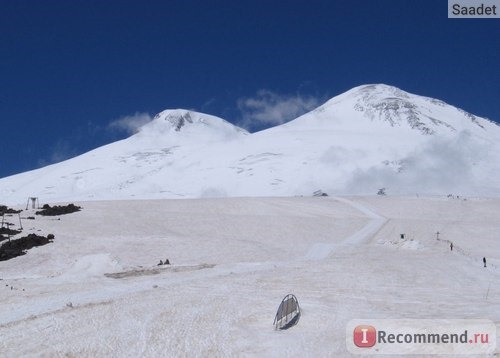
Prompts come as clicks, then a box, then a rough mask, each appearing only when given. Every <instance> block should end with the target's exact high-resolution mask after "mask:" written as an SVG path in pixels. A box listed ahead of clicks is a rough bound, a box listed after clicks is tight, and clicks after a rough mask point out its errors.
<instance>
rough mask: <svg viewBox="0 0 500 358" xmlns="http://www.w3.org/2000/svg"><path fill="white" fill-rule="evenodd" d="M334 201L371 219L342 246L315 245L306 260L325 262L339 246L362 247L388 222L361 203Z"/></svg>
mask: <svg viewBox="0 0 500 358" xmlns="http://www.w3.org/2000/svg"><path fill="white" fill-rule="evenodd" d="M334 199H335V200H337V201H340V202H342V203H344V204H347V205H350V206H352V207H353V208H355V209H357V210H359V211H361V212H362V213H363V214H364V215H366V216H367V217H368V218H369V219H370V221H369V222H368V223H367V224H366V225H365V226H364V227H363V228H362V229H361V230H358V231H357V232H355V233H354V234H352V235H351V236H349V237H347V238H346V239H344V240H343V241H342V242H341V243H340V244H333V243H323V242H318V243H316V244H314V245H313V246H312V247H311V248H310V249H309V251H308V252H307V254H306V255H305V259H306V260H323V259H325V258H327V257H328V256H329V255H330V254H331V253H332V251H333V250H334V249H335V247H338V246H344V247H346V246H356V245H360V244H362V243H363V242H366V241H367V240H368V239H369V238H370V237H373V235H375V234H376V233H377V232H378V231H379V230H380V228H381V227H382V226H383V225H384V224H385V223H386V222H387V219H386V218H384V217H382V216H380V215H378V214H377V213H375V212H374V211H372V210H370V209H369V208H367V207H366V206H364V205H361V204H360V203H356V202H354V201H352V200H349V199H346V198H339V197H335V198H334Z"/></svg>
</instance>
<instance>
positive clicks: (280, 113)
mask: <svg viewBox="0 0 500 358" xmlns="http://www.w3.org/2000/svg"><path fill="white" fill-rule="evenodd" d="M320 102H321V101H320V100H319V99H318V98H315V97H312V96H301V95H298V94H296V95H282V94H278V93H275V92H272V91H269V90H264V89H263V90H259V91H258V92H257V94H256V96H255V97H253V98H240V99H239V100H238V103H237V104H238V109H239V111H240V112H241V116H242V119H241V124H240V125H241V126H242V127H245V128H247V129H250V128H252V127H259V126H266V125H279V124H283V123H286V122H288V121H290V120H292V119H295V118H297V117H298V116H300V115H302V114H304V113H306V112H309V111H311V110H313V109H314V108H316V107H318V106H319V104H320Z"/></svg>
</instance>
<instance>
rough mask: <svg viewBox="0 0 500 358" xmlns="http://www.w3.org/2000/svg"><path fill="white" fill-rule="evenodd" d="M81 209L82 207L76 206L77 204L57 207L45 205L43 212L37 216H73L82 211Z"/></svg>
mask: <svg viewBox="0 0 500 358" xmlns="http://www.w3.org/2000/svg"><path fill="white" fill-rule="evenodd" d="M81 209H82V208H81V207H80V206H76V205H75V204H68V205H55V206H50V205H49V204H45V205H44V206H42V210H40V211H37V212H36V213H35V214H37V215H44V216H57V215H64V214H71V213H74V212H77V211H80V210H81Z"/></svg>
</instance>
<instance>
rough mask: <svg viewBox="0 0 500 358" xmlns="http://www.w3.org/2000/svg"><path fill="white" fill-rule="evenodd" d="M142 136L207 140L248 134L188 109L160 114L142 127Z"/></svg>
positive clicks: (209, 116) (172, 110) (233, 126)
mask: <svg viewBox="0 0 500 358" xmlns="http://www.w3.org/2000/svg"><path fill="white" fill-rule="evenodd" d="M140 134H141V135H157V134H169V135H177V136H178V135H181V136H193V135H200V136H204V137H206V138H212V137H214V136H215V137H223V138H228V137H234V136H238V135H241V134H248V132H247V131H245V130H244V129H242V128H239V127H237V126H235V125H233V124H231V123H229V122H228V121H226V120H224V119H222V118H219V117H216V116H212V115H209V114H205V113H200V112H195V111H191V110H187V109H167V110H164V111H162V112H160V113H158V114H157V115H156V116H155V117H154V119H153V120H152V121H151V122H149V123H147V124H146V125H144V126H142V127H141V129H140Z"/></svg>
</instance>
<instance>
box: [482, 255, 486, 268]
mask: <svg viewBox="0 0 500 358" xmlns="http://www.w3.org/2000/svg"><path fill="white" fill-rule="evenodd" d="M483 264H484V267H486V257H483Z"/></svg>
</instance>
